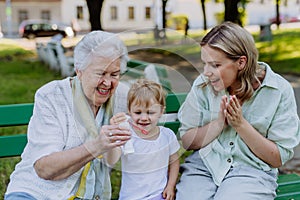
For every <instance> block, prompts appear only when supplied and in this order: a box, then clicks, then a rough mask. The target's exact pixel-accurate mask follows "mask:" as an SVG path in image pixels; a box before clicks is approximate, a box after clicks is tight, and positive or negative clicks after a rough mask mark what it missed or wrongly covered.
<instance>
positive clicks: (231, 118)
mask: <svg viewBox="0 0 300 200" xmlns="http://www.w3.org/2000/svg"><path fill="white" fill-rule="evenodd" d="M225 117H226V119H227V122H228V124H229V125H230V126H232V127H233V128H236V127H238V126H240V125H241V123H242V121H243V119H244V118H243V111H242V106H241V105H240V103H239V100H238V99H237V97H236V96H235V95H233V96H230V100H229V102H227V103H226V109H225Z"/></svg>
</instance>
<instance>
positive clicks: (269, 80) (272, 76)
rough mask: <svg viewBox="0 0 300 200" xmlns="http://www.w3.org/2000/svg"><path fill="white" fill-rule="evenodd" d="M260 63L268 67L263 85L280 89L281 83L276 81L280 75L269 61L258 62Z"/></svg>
mask: <svg viewBox="0 0 300 200" xmlns="http://www.w3.org/2000/svg"><path fill="white" fill-rule="evenodd" d="M258 64H259V65H260V66H262V67H264V68H265V69H266V75H265V78H264V80H263V82H262V84H261V87H264V86H267V87H273V88H276V89H278V88H279V85H278V82H277V81H276V79H277V76H278V75H277V74H276V73H274V72H273V71H272V69H271V67H270V66H269V65H268V64H267V63H264V62H258Z"/></svg>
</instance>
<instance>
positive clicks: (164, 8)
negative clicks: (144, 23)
mask: <svg viewBox="0 0 300 200" xmlns="http://www.w3.org/2000/svg"><path fill="white" fill-rule="evenodd" d="M167 2H168V0H162V20H163V21H162V25H163V29H165V28H166V22H167V19H166V6H167Z"/></svg>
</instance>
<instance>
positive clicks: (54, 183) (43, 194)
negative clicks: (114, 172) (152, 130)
mask: <svg viewBox="0 0 300 200" xmlns="http://www.w3.org/2000/svg"><path fill="white" fill-rule="evenodd" d="M74 63H75V64H74V65H75V71H76V76H75V77H68V78H66V79H63V80H57V81H52V82H50V83H48V84H46V85H44V86H43V87H41V88H40V89H39V90H38V91H37V92H36V94H35V102H34V110H33V115H32V118H31V120H30V122H29V126H28V134H27V135H28V143H27V145H26V147H25V149H24V152H23V154H22V160H21V162H20V163H19V164H17V166H16V169H15V171H14V172H13V173H12V175H11V177H10V183H9V185H8V187H7V191H6V194H5V199H6V200H11V199H13V200H18V199H22V200H24V199H36V200H43V199H47V200H48V199H55V200H59V199H64V200H65V199H101V200H106V199H110V197H111V185H110V177H109V168H108V165H109V164H110V165H112V164H114V163H113V158H108V157H107V156H106V154H107V152H109V151H110V152H113V151H114V150H115V147H118V146H121V145H124V144H125V143H126V141H127V140H129V139H130V137H131V135H130V132H129V130H127V129H125V128H122V127H119V126H118V125H109V119H110V117H111V116H112V114H113V113H115V112H120V111H122V108H124V109H125V110H123V111H126V95H127V94H126V91H125V90H124V89H123V88H122V89H121V90H119V89H118V90H117V86H118V84H119V79H120V74H121V72H122V71H124V70H125V69H126V63H127V50H126V47H125V45H124V43H123V42H122V41H121V40H120V39H119V38H118V37H117V35H115V34H112V33H108V32H103V31H93V32H90V33H88V34H87V35H86V36H85V37H84V38H83V39H82V40H81V41H80V42H79V43H78V44H77V45H76V47H75V50H74ZM120 85H121V84H120ZM116 91H118V92H116ZM122 92H123V93H122ZM115 105H116V106H115ZM114 111H115V112H114Z"/></svg>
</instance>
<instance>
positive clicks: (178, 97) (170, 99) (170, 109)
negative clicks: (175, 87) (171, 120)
mask: <svg viewBox="0 0 300 200" xmlns="http://www.w3.org/2000/svg"><path fill="white" fill-rule="evenodd" d="M186 95H187V94H186V93H178V94H171V93H170V94H168V95H167V98H166V113H177V112H178V110H179V107H180V105H181V104H182V103H183V102H184V100H185V98H186Z"/></svg>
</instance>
